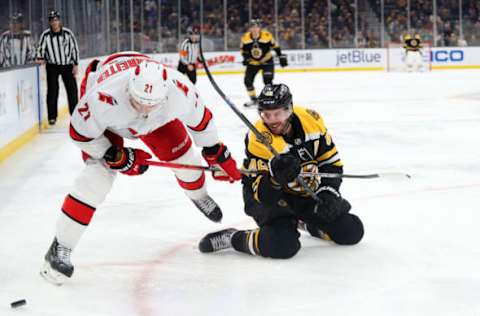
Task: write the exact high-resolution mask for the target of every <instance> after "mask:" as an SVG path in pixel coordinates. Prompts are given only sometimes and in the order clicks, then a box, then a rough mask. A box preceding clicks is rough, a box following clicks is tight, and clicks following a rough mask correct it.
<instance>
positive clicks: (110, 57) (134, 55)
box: [102, 52, 150, 66]
mask: <svg viewBox="0 0 480 316" xmlns="http://www.w3.org/2000/svg"><path fill="white" fill-rule="evenodd" d="M120 57H144V58H150V57H149V56H147V55H144V54H140V53H133V52H132V53H117V54H113V55H110V56H108V57H107V59H105V61H104V62H103V63H102V66H103V65H105V64H108V63H109V62H111V61H112V60H114V59H117V58H120Z"/></svg>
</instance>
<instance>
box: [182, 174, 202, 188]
mask: <svg viewBox="0 0 480 316" xmlns="http://www.w3.org/2000/svg"><path fill="white" fill-rule="evenodd" d="M177 181H178V184H180V186H181V187H182V188H183V189H185V190H198V189H200V188H202V187H203V185H204V184H205V172H202V175H201V176H200V178H198V179H197V180H195V181H193V182H185V181H182V180H180V179H179V178H177Z"/></svg>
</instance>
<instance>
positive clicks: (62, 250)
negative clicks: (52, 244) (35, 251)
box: [57, 244, 72, 264]
mask: <svg viewBox="0 0 480 316" xmlns="http://www.w3.org/2000/svg"><path fill="white" fill-rule="evenodd" d="M71 253H72V249H70V248H67V247H64V246H62V245H60V244H59V245H58V246H57V256H58V259H59V260H60V261H62V262H64V263H67V264H70V254H71Z"/></svg>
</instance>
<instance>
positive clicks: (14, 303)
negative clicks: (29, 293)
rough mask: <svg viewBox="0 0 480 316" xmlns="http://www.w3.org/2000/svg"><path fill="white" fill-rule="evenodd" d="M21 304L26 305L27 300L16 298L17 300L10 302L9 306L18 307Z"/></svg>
mask: <svg viewBox="0 0 480 316" xmlns="http://www.w3.org/2000/svg"><path fill="white" fill-rule="evenodd" d="M23 305H27V301H26V300H18V301H15V302H12V303H10V306H11V307H12V308H17V307H20V306H23Z"/></svg>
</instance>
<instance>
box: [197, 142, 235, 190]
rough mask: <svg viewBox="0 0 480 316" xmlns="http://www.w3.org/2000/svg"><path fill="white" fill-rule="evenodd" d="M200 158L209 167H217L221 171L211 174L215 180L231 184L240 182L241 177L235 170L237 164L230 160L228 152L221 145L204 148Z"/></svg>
mask: <svg viewBox="0 0 480 316" xmlns="http://www.w3.org/2000/svg"><path fill="white" fill-rule="evenodd" d="M202 156H203V158H205V160H206V161H207V163H208V165H209V166H218V167H220V168H221V169H222V171H214V172H212V176H213V178H214V179H215V180H220V181H230V182H231V183H233V182H235V181H238V180H240V178H241V175H240V172H239V171H238V169H237V162H236V161H235V159H233V158H232V155H230V152H229V151H228V149H227V146H225V145H224V144H222V143H219V144H216V145H215V146H212V147H204V148H203V150H202Z"/></svg>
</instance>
